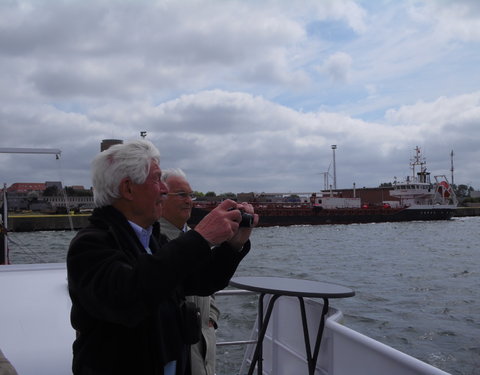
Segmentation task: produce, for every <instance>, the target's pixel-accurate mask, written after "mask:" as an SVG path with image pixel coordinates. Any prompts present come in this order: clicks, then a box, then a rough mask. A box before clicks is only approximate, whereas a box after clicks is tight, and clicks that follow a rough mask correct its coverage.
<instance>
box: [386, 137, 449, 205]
mask: <svg viewBox="0 0 480 375" xmlns="http://www.w3.org/2000/svg"><path fill="white" fill-rule="evenodd" d="M410 166H411V170H412V175H411V176H408V177H407V178H406V179H405V181H402V182H398V181H395V182H394V184H393V190H391V191H390V195H391V196H392V197H396V198H398V199H399V200H400V206H403V207H407V208H408V209H415V210H422V209H429V210H431V209H436V210H450V209H453V208H455V207H457V205H458V200H457V197H456V195H455V192H454V191H453V188H452V186H451V185H450V184H449V182H448V180H447V177H446V176H445V175H437V176H434V178H435V182H432V181H431V179H430V172H427V167H426V161H425V158H424V157H423V156H422V153H421V150H420V148H419V147H418V146H417V147H416V148H415V155H414V157H413V159H412V160H411V162H410ZM417 167H419V168H420V170H419V171H418V172H417Z"/></svg>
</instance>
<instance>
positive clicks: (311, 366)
mask: <svg viewBox="0 0 480 375" xmlns="http://www.w3.org/2000/svg"><path fill="white" fill-rule="evenodd" d="M298 300H299V303H300V312H301V315H302V325H303V336H304V339H305V351H306V356H307V363H308V373H309V375H314V374H315V367H316V365H317V359H318V353H319V352H320V344H321V342H322V336H323V330H324V329H325V316H326V315H327V313H328V299H327V298H324V299H323V308H322V315H321V318H320V324H319V326H318V331H317V337H316V338H315V347H314V351H313V356H312V348H311V346H310V334H309V332H308V322H307V314H306V312H305V301H304V300H303V298H302V297H298Z"/></svg>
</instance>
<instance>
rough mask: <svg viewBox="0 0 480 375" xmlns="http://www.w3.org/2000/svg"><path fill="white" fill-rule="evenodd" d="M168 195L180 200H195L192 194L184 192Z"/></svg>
mask: <svg viewBox="0 0 480 375" xmlns="http://www.w3.org/2000/svg"><path fill="white" fill-rule="evenodd" d="M168 195H171V196H176V197H179V198H182V199H186V198H191V199H193V198H195V194H194V193H186V192H184V191H179V192H178V193H168Z"/></svg>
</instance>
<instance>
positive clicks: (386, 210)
mask: <svg viewBox="0 0 480 375" xmlns="http://www.w3.org/2000/svg"><path fill="white" fill-rule="evenodd" d="M410 167H411V170H412V174H411V176H408V177H406V178H405V179H404V180H403V181H394V183H393V184H392V189H391V190H390V191H389V194H390V197H392V198H393V199H392V200H389V201H383V202H382V203H381V204H379V205H369V204H366V203H363V202H361V199H360V198H355V197H353V198H342V197H338V196H335V194H334V192H332V191H331V192H327V191H323V192H320V193H319V194H317V193H312V194H311V196H310V198H309V199H308V201H307V202H303V203H265V202H255V201H252V202H250V203H251V204H252V205H253V206H254V209H255V212H256V213H258V214H259V215H260V221H259V224H258V226H259V227H268V226H289V225H322V224H353V223H382V222H400V221H415V220H421V221H427V220H449V219H451V218H452V216H453V215H454V212H455V209H456V207H457V204H458V201H457V198H456V196H455V192H454V191H453V189H452V186H451V185H450V184H449V182H448V180H447V178H446V176H445V175H436V176H434V180H433V181H432V180H431V178H430V172H427V168H426V162H425V159H424V158H423V157H422V155H421V151H420V149H419V147H416V148H415V155H414V157H413V158H412V160H411V163H410ZM216 205H217V203H208V202H194V207H193V210H192V216H191V219H190V221H189V224H190V225H191V226H194V225H195V224H196V223H198V222H199V221H200V220H201V219H202V218H203V217H204V216H205V215H206V214H207V213H208V212H210V211H211V210H212V209H213V208H215V207H216Z"/></svg>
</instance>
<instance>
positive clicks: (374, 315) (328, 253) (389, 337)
mask: <svg viewBox="0 0 480 375" xmlns="http://www.w3.org/2000/svg"><path fill="white" fill-rule="evenodd" d="M479 228H480V217H462V218H454V219H453V220H450V221H435V222H405V223H381V224H352V225H325V226H293V227H271V228H256V229H255V230H254V233H253V235H252V243H253V246H252V250H251V252H250V254H249V255H248V256H247V257H246V258H245V260H244V261H243V262H242V264H241V265H240V267H239V269H238V270H237V273H236V276H279V277H292V278H301V279H310V280H318V281H324V282H331V283H336V284H340V285H344V286H347V287H350V288H352V289H354V290H355V292H356V295H355V297H353V298H348V299H344V300H332V301H331V305H332V306H333V307H335V308H338V309H340V310H341V311H342V312H343V313H344V315H345V319H344V324H345V325H346V326H348V327H350V328H353V329H355V330H357V331H359V332H361V333H363V334H365V335H367V336H369V337H372V338H374V339H376V340H378V341H380V342H383V343H385V344H387V345H390V346H392V347H394V348H396V349H399V350H401V351H402V352H405V353H407V354H409V355H412V356H414V357H416V358H419V359H421V360H422V361H425V362H427V363H430V364H432V365H434V366H436V367H438V368H440V369H442V370H444V371H447V372H449V373H451V374H455V375H460V374H461V375H477V374H480V288H479V284H480V283H479V281H480V235H479ZM73 234H74V233H73V232H29V233H11V234H10V238H11V240H12V242H11V243H10V259H11V262H12V263H17V264H18V263H38V262H64V261H65V256H66V251H67V247H68V243H69V241H70V239H71V238H72V236H73ZM217 304H218V305H219V307H220V310H221V313H222V315H221V319H220V322H219V329H218V331H217V334H218V340H219V341H231V340H240V339H249V338H250V330H251V328H252V325H253V320H254V318H255V315H256V306H257V299H256V297H255V296H236V297H231V296H219V297H217ZM243 350H244V348H243V347H241V346H232V347H219V349H218V350H217V356H218V358H217V374H219V375H227V374H236V373H238V370H239V367H240V362H241V360H242V356H243V354H242V353H243Z"/></svg>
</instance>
